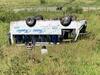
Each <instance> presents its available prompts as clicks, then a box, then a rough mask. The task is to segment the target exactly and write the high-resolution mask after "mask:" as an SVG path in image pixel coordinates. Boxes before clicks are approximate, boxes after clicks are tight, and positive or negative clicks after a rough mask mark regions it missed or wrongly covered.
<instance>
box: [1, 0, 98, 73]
mask: <svg viewBox="0 0 100 75" xmlns="http://www.w3.org/2000/svg"><path fill="white" fill-rule="evenodd" d="M23 1H24V3H23ZM23 1H22V0H0V5H1V6H2V5H3V6H4V8H3V9H6V8H9V9H10V7H14V8H19V7H31V6H37V5H38V4H39V5H40V3H39V0H23ZM46 1H48V3H52V5H53V4H55V2H56V1H57V2H58V3H59V2H62V3H64V1H66V0H56V1H55V0H46ZM76 1H80V2H81V3H84V1H88V3H89V2H90V3H91V5H95V6H98V5H99V3H100V1H99V0H96V2H95V0H84V1H82V0H76ZM91 1H93V2H91ZM36 3H37V4H36ZM26 5H27V6H26ZM55 5H56V4H55ZM20 13H21V14H17V16H18V17H17V19H18V18H20V17H22V18H20V19H23V18H26V17H27V16H31V15H32V16H33V15H38V14H40V15H43V16H44V18H49V19H50V18H54V17H60V16H63V13H62V12H38V13H34V12H33V11H32V12H28V14H27V13H25V12H24V13H23V12H20ZM0 14H1V15H2V14H3V13H1V12H0ZM10 15H11V14H10ZM22 15H24V16H22ZM75 15H76V16H77V17H78V19H86V20H87V21H88V28H87V31H88V32H90V33H89V34H88V35H86V36H84V37H82V38H79V39H78V41H77V42H73V43H71V42H69V43H66V44H60V45H50V46H47V49H48V54H47V55H41V53H40V49H41V46H39V47H35V48H33V50H32V53H33V57H34V61H33V60H32V59H29V58H28V55H29V54H28V50H27V49H26V47H24V46H21V47H20V46H16V45H11V46H10V45H9V44H8V37H7V33H8V32H9V23H8V22H1V21H0V75H100V23H99V22H100V21H99V20H100V14H99V12H91V11H90V12H83V13H82V14H75ZM8 17H9V16H8ZM10 17H12V16H10Z"/></svg>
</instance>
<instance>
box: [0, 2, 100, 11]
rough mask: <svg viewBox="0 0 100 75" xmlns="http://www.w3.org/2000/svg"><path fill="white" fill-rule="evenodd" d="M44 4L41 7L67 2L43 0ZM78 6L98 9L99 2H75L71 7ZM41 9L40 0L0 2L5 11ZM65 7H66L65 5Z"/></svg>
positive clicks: (0, 6)
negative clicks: (35, 7)
mask: <svg viewBox="0 0 100 75" xmlns="http://www.w3.org/2000/svg"><path fill="white" fill-rule="evenodd" d="M45 1H46V4H44V5H43V6H59V5H60V6H62V5H63V4H65V3H66V2H68V1H69V0H45ZM76 4H78V5H80V6H97V7H99V5H100V1H99V0H75V1H74V4H72V6H73V5H76ZM34 6H39V7H41V3H40V0H0V8H4V9H5V10H9V9H15V8H27V7H34ZM66 6H67V5H66Z"/></svg>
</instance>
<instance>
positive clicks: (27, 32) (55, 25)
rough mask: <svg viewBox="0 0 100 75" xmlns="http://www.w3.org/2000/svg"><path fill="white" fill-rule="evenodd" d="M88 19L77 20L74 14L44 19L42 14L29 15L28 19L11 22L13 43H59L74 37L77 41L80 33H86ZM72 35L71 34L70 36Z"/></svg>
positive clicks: (11, 39) (11, 40)
mask: <svg viewBox="0 0 100 75" xmlns="http://www.w3.org/2000/svg"><path fill="white" fill-rule="evenodd" d="M86 27H87V22H86V20H81V21H77V20H75V19H73V17H72V16H67V17H63V18H61V19H54V20H43V17H42V16H35V17H29V18H27V19H26V20H21V21H12V22H10V31H9V32H10V37H9V40H10V42H11V44H14V43H17V44H18V43H28V42H32V43H33V44H34V45H35V44H36V42H49V43H51V42H52V43H55V44H56V43H58V42H62V41H63V40H64V39H69V37H70V36H71V37H73V39H72V40H73V41H76V40H77V38H78V36H79V34H80V33H85V32H86ZM69 35H70V36H69Z"/></svg>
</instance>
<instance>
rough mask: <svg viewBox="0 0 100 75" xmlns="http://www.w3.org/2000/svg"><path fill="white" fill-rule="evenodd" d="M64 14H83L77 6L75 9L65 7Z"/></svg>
mask: <svg viewBox="0 0 100 75" xmlns="http://www.w3.org/2000/svg"><path fill="white" fill-rule="evenodd" d="M66 12H67V13H77V14H81V13H82V12H83V10H82V8H81V7H79V6H75V7H72V6H69V7H67V10H66Z"/></svg>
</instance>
